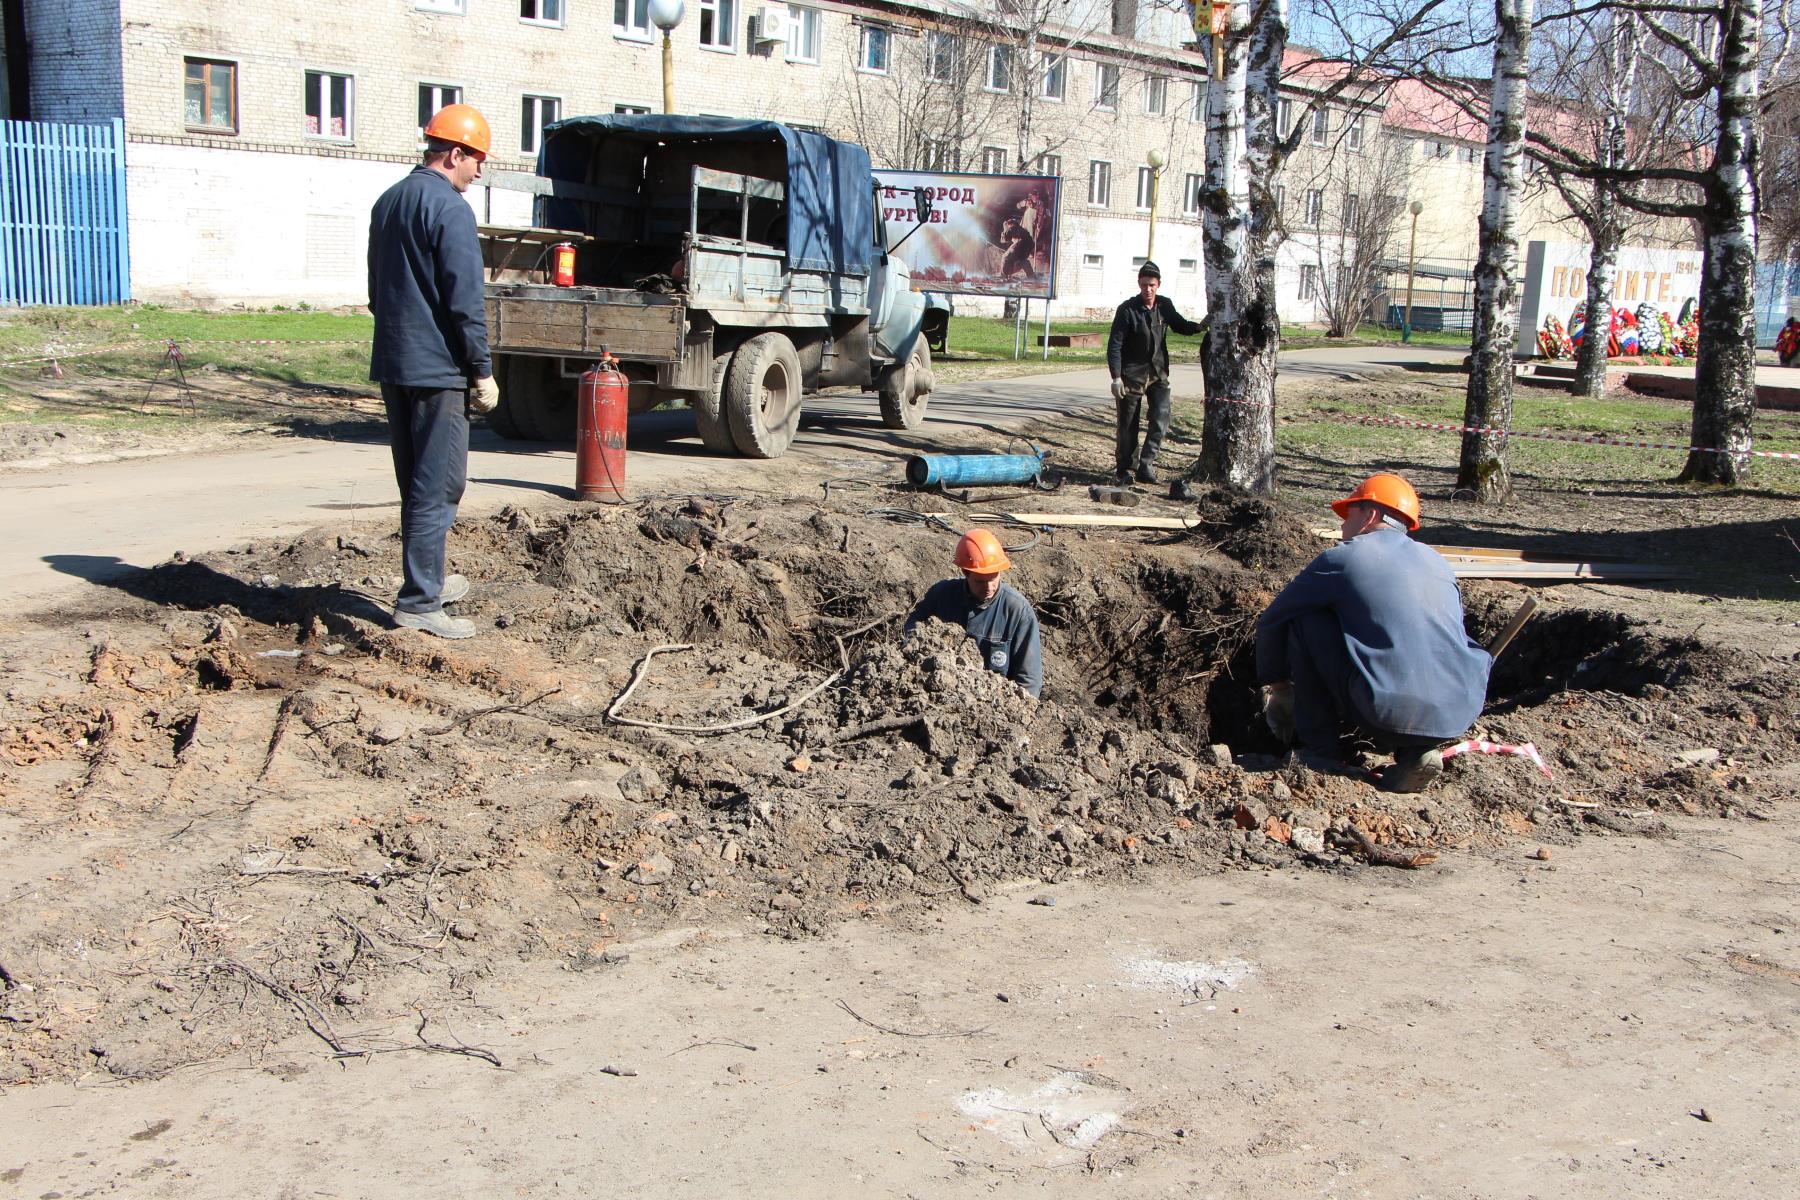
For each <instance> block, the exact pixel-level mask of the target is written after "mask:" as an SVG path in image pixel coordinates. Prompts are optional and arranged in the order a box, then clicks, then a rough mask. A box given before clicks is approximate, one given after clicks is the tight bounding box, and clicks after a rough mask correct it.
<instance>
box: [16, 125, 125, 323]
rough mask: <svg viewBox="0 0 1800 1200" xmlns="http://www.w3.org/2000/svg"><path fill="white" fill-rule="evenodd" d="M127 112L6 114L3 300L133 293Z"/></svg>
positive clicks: (101, 300)
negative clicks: (50, 117)
mask: <svg viewBox="0 0 1800 1200" xmlns="http://www.w3.org/2000/svg"><path fill="white" fill-rule="evenodd" d="M127 241H128V238H127V234H126V223H125V122H123V121H121V120H116V119H115V120H114V121H112V122H111V123H110V124H106V125H63V124H56V123H52V122H49V121H0V304H121V303H123V302H125V301H126V300H129V299H130V298H131V258H130V252H129V248H128V246H127Z"/></svg>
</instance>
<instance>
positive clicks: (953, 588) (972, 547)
mask: <svg viewBox="0 0 1800 1200" xmlns="http://www.w3.org/2000/svg"><path fill="white" fill-rule="evenodd" d="M956 565H957V566H958V567H961V568H962V573H963V577H962V578H961V579H946V580H944V581H943V582H942V583H934V584H932V585H931V589H930V590H929V591H927V592H926V593H925V596H924V598H923V599H921V600H920V601H919V604H918V607H916V608H914V609H913V610H912V615H911V616H910V617H908V618H906V628H907V629H908V630H911V629H912V627H913V626H915V625H917V624H918V623H919V622H920V621H923V620H925V619H927V618H929V617H936V618H937V619H938V620H940V621H943V622H945V623H947V624H950V625H961V626H962V627H963V628H964V629H966V630H968V633H969V636H970V637H971V638H973V639H974V640H975V644H976V645H977V646H979V647H980V648H981V661H982V662H983V663H984V664H985V665H986V666H987V669H988V670H990V671H993V672H995V673H996V674H1000V675H1004V676H1006V678H1008V679H1010V680H1012V681H1013V682H1014V683H1016V684H1018V685H1019V686H1020V687H1022V688H1024V689H1025V690H1026V691H1028V692H1030V693H1031V695H1032V697H1033V698H1034V699H1035V698H1036V697H1037V695H1038V693H1039V692H1041V691H1042V690H1043V688H1044V660H1043V656H1042V654H1041V653H1040V651H1039V648H1038V619H1037V613H1036V612H1034V611H1033V610H1032V607H1031V602H1030V601H1029V600H1027V599H1025V597H1023V596H1021V595H1020V594H1019V593H1018V591H1017V590H1015V589H1014V588H1013V587H1012V586H1011V585H1010V584H1008V583H1005V582H1003V581H1002V580H1001V578H1000V574H1001V572H1003V571H1005V570H1007V569H1008V568H1009V567H1011V566H1012V559H1010V558H1008V557H1007V556H1006V547H1004V546H1002V545H1001V544H1000V539H999V538H997V537H995V536H994V535H993V534H992V533H989V532H988V531H987V530H985V529H971V530H970V531H969V532H968V533H965V534H963V536H962V540H961V541H959V542H957V543H956Z"/></svg>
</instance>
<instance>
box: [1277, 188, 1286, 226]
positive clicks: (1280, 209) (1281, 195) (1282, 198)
mask: <svg viewBox="0 0 1800 1200" xmlns="http://www.w3.org/2000/svg"><path fill="white" fill-rule="evenodd" d="M1286 211H1287V185H1286V184H1282V183H1278V184H1276V185H1275V217H1276V219H1277V220H1279V219H1280V217H1281V214H1282V213H1284V212H1286Z"/></svg>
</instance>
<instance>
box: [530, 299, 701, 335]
mask: <svg viewBox="0 0 1800 1200" xmlns="http://www.w3.org/2000/svg"><path fill="white" fill-rule="evenodd" d="M499 304H500V318H501V320H503V321H517V322H519V323H520V324H524V325H542V326H545V327H547V328H556V327H559V326H560V327H564V328H569V329H589V328H591V329H606V330H609V331H610V330H614V329H618V330H632V331H637V332H643V333H669V332H671V331H673V330H676V329H678V328H679V327H680V325H681V309H679V308H677V307H675V306H673V305H657V306H655V307H650V306H648V305H637V304H581V303H575V304H558V303H555V302H553V301H543V300H508V299H504V298H502V299H501V300H500V302H499Z"/></svg>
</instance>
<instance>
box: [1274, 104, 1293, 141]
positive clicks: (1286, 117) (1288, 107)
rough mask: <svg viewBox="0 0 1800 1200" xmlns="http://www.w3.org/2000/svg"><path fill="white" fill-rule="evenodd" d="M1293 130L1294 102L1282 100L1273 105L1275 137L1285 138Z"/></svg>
mask: <svg viewBox="0 0 1800 1200" xmlns="http://www.w3.org/2000/svg"><path fill="white" fill-rule="evenodd" d="M1293 128H1294V102H1293V101H1292V100H1282V101H1280V102H1278V103H1277V104H1276V105H1275V136H1277V137H1286V136H1287V135H1288V134H1289V133H1290V132H1292V131H1293Z"/></svg>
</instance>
